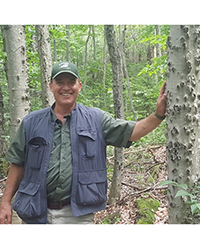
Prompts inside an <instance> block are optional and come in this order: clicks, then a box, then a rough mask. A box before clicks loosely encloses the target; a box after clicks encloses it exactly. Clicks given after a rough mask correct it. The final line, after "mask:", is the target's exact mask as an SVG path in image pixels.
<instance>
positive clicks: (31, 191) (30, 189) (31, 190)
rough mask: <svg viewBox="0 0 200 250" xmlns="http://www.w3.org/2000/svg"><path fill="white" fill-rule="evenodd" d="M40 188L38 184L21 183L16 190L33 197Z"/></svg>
mask: <svg viewBox="0 0 200 250" xmlns="http://www.w3.org/2000/svg"><path fill="white" fill-rule="evenodd" d="M39 187H40V184H36V183H31V182H30V183H28V184H27V183H22V184H21V185H20V187H19V189H18V192H20V193H23V194H28V195H35V194H36V193H37V191H38V189H39Z"/></svg>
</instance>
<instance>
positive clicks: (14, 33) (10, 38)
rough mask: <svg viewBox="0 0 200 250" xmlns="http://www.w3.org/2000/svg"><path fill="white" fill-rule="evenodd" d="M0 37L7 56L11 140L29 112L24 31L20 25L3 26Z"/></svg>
mask: <svg viewBox="0 0 200 250" xmlns="http://www.w3.org/2000/svg"><path fill="white" fill-rule="evenodd" d="M2 36H3V39H4V48H5V51H6V55H7V60H6V76H7V80H8V85H9V114H10V137H11V139H12V137H13V136H14V135H15V133H16V131H17V129H18V127H19V125H20V123H21V120H22V118H23V117H24V116H25V115H26V114H28V113H29V110H30V100H29V87H28V74H27V62H26V59H27V58H26V42H25V30H24V27H23V26H22V25H3V26H2Z"/></svg>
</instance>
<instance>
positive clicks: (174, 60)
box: [167, 25, 200, 224]
mask: <svg viewBox="0 0 200 250" xmlns="http://www.w3.org/2000/svg"><path fill="white" fill-rule="evenodd" d="M199 44H200V26H194V25H191V26H183V25H172V26H171V28H170V36H169V37H168V41H167V45H168V72H167V96H168V110H167V163H168V172H169V173H168V175H169V180H172V181H176V182H177V183H179V184H187V185H188V187H189V190H188V191H189V192H190V191H191V190H192V189H193V188H194V187H195V186H196V185H197V183H198V181H199V179H200V168H199V166H200V157H199V155H200V140H199V138H200V130H199V124H200V116H199V111H198V109H199V107H200V101H199V100H200V94H199V93H200V84H199V80H200V49H199ZM177 191H178V189H177V188H175V187H173V186H171V185H170V186H169V188H168V199H169V223H173V224H177V223H179V224H182V223H186V224H188V223H199V222H200V218H199V217H198V216H192V215H191V212H190V206H189V205H188V204H186V203H185V201H184V200H183V198H179V197H178V198H175V194H176V192H177Z"/></svg>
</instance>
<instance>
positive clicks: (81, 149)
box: [13, 104, 107, 224]
mask: <svg viewBox="0 0 200 250" xmlns="http://www.w3.org/2000/svg"><path fill="white" fill-rule="evenodd" d="M50 109H51V108H45V109H42V110H39V111H34V112H32V113H30V114H29V115H27V116H26V117H25V118H24V119H23V125H24V129H25V137H26V148H25V151H26V160H25V172H24V177H23V179H22V181H21V183H20V186H19V189H18V192H17V195H16V198H15V201H14V203H13V209H14V210H15V211H16V212H17V213H18V215H19V217H20V218H21V219H22V220H23V221H25V222H26V223H29V224H46V223H47V194H46V176H47V169H48V166H49V160H50V154H51V149H52V143H53V137H54V126H55V122H54V121H53V120H52V119H51V110H50ZM101 120H102V112H101V110H100V109H97V108H89V107H85V106H83V105H79V104H77V105H76V107H75V108H74V109H73V111H72V116H71V122H70V138H71V152H72V167H73V178H72V193H71V207H72V212H73V215H74V216H81V215H85V214H89V213H93V212H96V211H99V210H102V209H105V207H106V200H107V195H106V194H107V173H106V143H105V141H104V139H103V135H102V129H101Z"/></svg>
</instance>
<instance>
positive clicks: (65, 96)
mask: <svg viewBox="0 0 200 250" xmlns="http://www.w3.org/2000/svg"><path fill="white" fill-rule="evenodd" d="M49 86H50V90H51V92H52V93H53V95H54V98H55V100H56V104H57V105H59V106H62V107H66V108H67V107H74V106H75V104H76V99H77V97H78V94H79V92H80V90H81V87H82V83H81V82H80V81H79V79H78V78H76V77H75V76H73V75H72V74H69V73H61V74H59V75H58V76H57V77H56V78H55V79H52V82H51V83H50V84H49Z"/></svg>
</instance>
